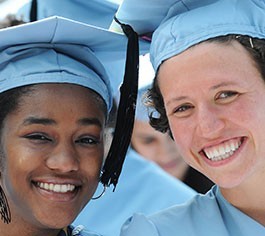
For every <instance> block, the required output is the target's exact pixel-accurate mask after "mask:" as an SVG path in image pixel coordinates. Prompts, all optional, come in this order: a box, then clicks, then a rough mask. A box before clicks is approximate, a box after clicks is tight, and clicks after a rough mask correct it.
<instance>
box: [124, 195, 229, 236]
mask: <svg viewBox="0 0 265 236" xmlns="http://www.w3.org/2000/svg"><path fill="white" fill-rule="evenodd" d="M121 232H122V234H121V236H130V235H138V236H141V235H148V236H158V235H159V236H171V235H176V233H178V234H179V235H205V236H206V235H222V236H226V235H227V231H226V227H225V225H224V222H223V219H222V214H221V212H220V209H219V206H218V203H217V201H216V197H215V195H214V192H213V191H209V192H208V193H207V194H205V195H202V194H198V195H196V196H195V197H194V198H192V199H191V200H190V201H188V202H187V203H185V204H181V205H176V206H173V207H170V208H167V209H165V210H163V211H160V212H158V213H156V214H153V215H151V216H149V217H146V216H144V215H141V214H135V215H134V216H133V217H131V218H130V219H129V220H127V221H126V222H125V224H124V225H123V227H122V231H121Z"/></svg>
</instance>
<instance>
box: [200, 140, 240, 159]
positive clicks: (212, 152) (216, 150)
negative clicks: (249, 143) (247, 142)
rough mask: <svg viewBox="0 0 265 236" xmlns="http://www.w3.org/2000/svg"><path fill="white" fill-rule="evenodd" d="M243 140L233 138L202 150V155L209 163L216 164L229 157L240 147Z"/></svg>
mask: <svg viewBox="0 0 265 236" xmlns="http://www.w3.org/2000/svg"><path fill="white" fill-rule="evenodd" d="M243 141H244V138H235V139H230V140H228V141H225V142H222V143H220V144H218V145H215V146H211V147H207V148H204V149H203V150H202V153H203V154H204V155H205V156H206V157H207V158H208V159H209V160H211V161H214V162H217V161H222V160H225V159H227V158H229V157H231V156H232V155H233V154H234V153H235V152H236V151H237V150H238V149H239V148H240V146H241V145H242V143H243Z"/></svg>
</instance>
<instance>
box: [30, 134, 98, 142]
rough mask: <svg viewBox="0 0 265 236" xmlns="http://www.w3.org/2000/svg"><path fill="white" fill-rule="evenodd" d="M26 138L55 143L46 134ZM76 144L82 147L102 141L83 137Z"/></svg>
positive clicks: (31, 135)
mask: <svg viewBox="0 0 265 236" xmlns="http://www.w3.org/2000/svg"><path fill="white" fill-rule="evenodd" d="M25 138H27V139H29V140H32V141H36V142H43V143H45V142H52V141H53V139H51V138H49V137H47V135H45V134H29V135H26V136H25ZM75 143H77V144H81V145H97V144H99V143H100V141H99V139H97V138H92V137H82V138H79V139H78V140H76V141H75Z"/></svg>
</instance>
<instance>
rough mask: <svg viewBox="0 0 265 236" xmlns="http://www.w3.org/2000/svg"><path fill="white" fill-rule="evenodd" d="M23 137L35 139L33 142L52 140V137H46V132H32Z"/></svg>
mask: <svg viewBox="0 0 265 236" xmlns="http://www.w3.org/2000/svg"><path fill="white" fill-rule="evenodd" d="M24 138H26V139H29V140H32V141H35V142H42V143H44V142H52V139H51V138H49V137H48V135H46V134H42V133H33V134H28V135H26V136H24Z"/></svg>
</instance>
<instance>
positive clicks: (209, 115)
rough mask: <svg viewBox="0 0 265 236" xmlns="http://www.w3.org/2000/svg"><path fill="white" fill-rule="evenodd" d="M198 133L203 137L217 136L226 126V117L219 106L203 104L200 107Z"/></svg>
mask: <svg viewBox="0 0 265 236" xmlns="http://www.w3.org/2000/svg"><path fill="white" fill-rule="evenodd" d="M197 117H198V119H197V129H196V131H197V134H198V135H199V136H201V137H203V138H215V137H217V135H218V134H219V133H220V131H221V130H222V129H223V128H224V127H225V122H224V118H223V117H222V114H221V112H220V110H219V109H218V108H214V107H211V106H201V107H199V108H198V116H197Z"/></svg>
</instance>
